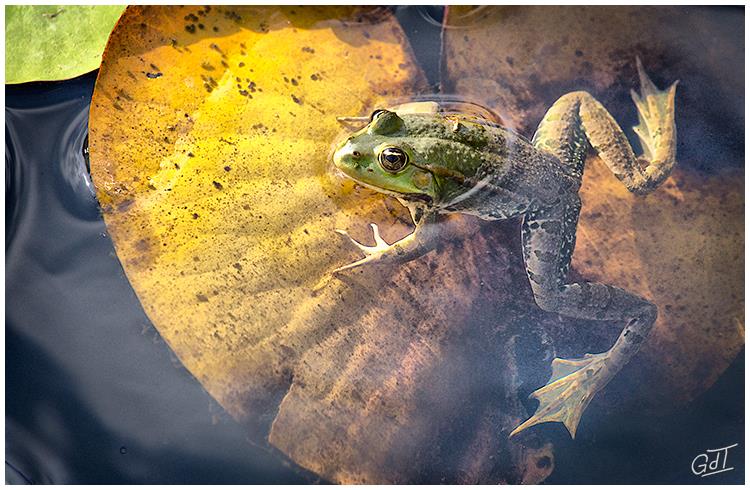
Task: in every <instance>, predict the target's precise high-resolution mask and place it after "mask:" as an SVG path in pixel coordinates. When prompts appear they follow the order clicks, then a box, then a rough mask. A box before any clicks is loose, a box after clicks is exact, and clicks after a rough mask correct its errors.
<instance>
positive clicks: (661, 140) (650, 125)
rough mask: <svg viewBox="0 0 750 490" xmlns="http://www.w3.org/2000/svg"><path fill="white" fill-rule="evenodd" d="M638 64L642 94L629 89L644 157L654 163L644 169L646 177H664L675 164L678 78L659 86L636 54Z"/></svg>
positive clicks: (636, 129) (634, 129)
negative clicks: (659, 87) (663, 86)
mask: <svg viewBox="0 0 750 490" xmlns="http://www.w3.org/2000/svg"><path fill="white" fill-rule="evenodd" d="M636 65H637V68H638V77H639V79H640V83H641V93H640V95H639V94H637V93H636V92H635V90H631V91H630V95H631V97H632V98H633V102H634V103H635V106H636V108H637V109H638V125H637V126H634V127H633V131H635V133H636V134H637V135H638V139H640V140H641V147H642V148H643V156H642V158H644V159H645V160H646V161H647V162H649V163H650V164H651V165H650V166H649V167H646V169H645V171H646V178H647V180H658V181H661V180H663V178H662V175H663V174H665V173H668V172H669V171H670V170H671V168H672V166H673V165H674V157H675V155H674V150H675V139H676V131H675V122H674V98H675V91H676V90H677V83H678V82H674V83H673V84H672V85H670V86H669V88H668V89H666V90H659V89H658V88H657V87H656V85H654V82H652V81H651V79H650V78H649V77H648V75H647V74H646V72H645V70H644V69H643V64H642V63H641V60H640V58H636ZM649 187H652V186H649Z"/></svg>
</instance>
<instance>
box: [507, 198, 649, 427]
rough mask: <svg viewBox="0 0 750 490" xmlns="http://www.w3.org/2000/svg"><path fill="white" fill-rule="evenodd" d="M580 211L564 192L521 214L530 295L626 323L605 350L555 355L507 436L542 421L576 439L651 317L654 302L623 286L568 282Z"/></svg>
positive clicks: (577, 313)
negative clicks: (531, 407) (526, 414)
mask: <svg viewBox="0 0 750 490" xmlns="http://www.w3.org/2000/svg"><path fill="white" fill-rule="evenodd" d="M579 211H580V200H579V198H578V196H566V197H564V198H563V203H562V204H561V205H559V206H555V207H551V208H546V209H541V210H538V211H535V212H532V213H529V214H528V215H527V216H526V218H525V220H524V223H523V248H524V261H525V263H526V269H527V274H528V277H529V281H530V284H531V288H532V291H533V293H534V299H535V301H536V303H537V304H538V305H539V307H541V308H542V309H544V310H546V311H551V312H555V313H559V314H561V315H565V316H570V317H574V318H583V319H592V320H612V321H618V322H623V323H624V324H625V327H624V329H623V331H622V333H621V334H620V336H619V338H618V339H617V341H616V342H615V344H614V345H613V346H612V348H610V349H609V350H608V351H607V352H604V353H601V354H595V355H592V354H587V355H586V356H584V357H583V358H581V359H554V360H553V361H552V376H551V377H550V379H549V381H548V382H547V384H546V385H545V386H544V387H542V388H540V389H538V390H536V391H535V392H534V393H532V395H531V396H532V397H534V398H536V399H538V400H539V407H538V408H537V410H536V412H535V413H534V415H533V416H532V417H531V418H530V419H528V420H527V421H526V422H524V423H523V424H521V425H520V426H518V427H517V428H516V429H515V430H514V431H513V432H511V434H510V435H511V436H512V435H514V434H517V433H518V432H520V431H522V430H524V429H526V428H528V427H531V426H533V425H536V424H539V423H542V422H552V421H557V422H562V423H563V424H565V427H567V429H568V431H569V432H570V434H571V436H572V437H575V433H576V428H577V427H578V422H579V420H580V418H581V415H582V414H583V412H584V410H585V409H586V407H587V406H588V404H589V402H590V401H591V399H592V398H593V397H594V395H595V394H596V393H597V392H598V391H599V390H600V389H602V388H603V387H604V386H605V385H606V384H607V383H608V382H609V380H610V379H612V377H613V376H614V375H615V374H616V373H617V372H618V371H619V370H620V369H621V368H622V367H623V366H624V365H625V364H626V363H627V362H628V361H629V360H630V358H631V357H632V356H633V355H634V354H635V352H637V350H638V348H639V347H640V344H641V343H642V342H643V340H644V338H645V337H646V336H647V335H648V333H649V331H650V329H651V326H652V325H653V323H654V321H655V319H656V307H655V306H654V305H653V304H651V303H649V302H648V301H646V300H644V299H642V298H640V297H638V296H636V295H634V294H632V293H629V292H627V291H625V290H623V289H619V288H616V287H613V286H609V285H606V284H599V283H593V282H580V283H570V284H569V283H567V281H566V278H567V275H568V269H569V267H570V260H571V257H572V255H573V249H574V247H575V230H576V224H577V222H578V214H579Z"/></svg>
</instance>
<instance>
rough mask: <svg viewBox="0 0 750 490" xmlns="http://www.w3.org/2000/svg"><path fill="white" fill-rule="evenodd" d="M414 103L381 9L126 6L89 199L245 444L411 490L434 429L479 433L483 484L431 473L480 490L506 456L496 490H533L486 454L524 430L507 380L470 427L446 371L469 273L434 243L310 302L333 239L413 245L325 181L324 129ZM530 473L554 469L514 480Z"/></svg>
mask: <svg viewBox="0 0 750 490" xmlns="http://www.w3.org/2000/svg"><path fill="white" fill-rule="evenodd" d="M425 90H426V83H425V78H424V76H423V74H422V72H421V70H420V69H419V67H418V66H417V65H416V63H415V60H414V58H413V56H412V53H411V49H410V47H409V44H408V42H407V40H406V37H405V35H404V33H403V31H402V30H401V27H400V26H399V24H398V23H397V22H396V20H395V17H394V16H393V14H392V11H391V10H389V9H383V8H373V7H362V8H352V7H312V6H309V7H219V6H212V7H196V6H194V7H184V8H177V7H141V6H135V7H129V8H128V9H127V10H126V12H125V14H124V15H123V17H122V19H121V20H120V22H119V23H118V25H117V28H116V29H115V31H114V32H113V34H112V36H111V38H110V41H109V44H108V45H107V48H106V51H105V54H104V60H103V64H102V68H101V70H100V73H99V79H98V80H97V84H96V89H95V92H94V96H93V100H92V107H91V117H90V152H91V172H92V176H93V179H94V183H95V185H96V187H97V195H98V198H99V201H100V203H101V206H102V211H103V215H104V219H105V221H106V224H107V228H108V230H109V233H110V234H111V237H112V239H113V241H114V244H115V247H116V250H117V254H118V257H119V259H120V261H121V262H122V265H123V267H124V270H125V273H126V274H127V277H128V279H129V280H130V283H131V284H132V286H133V288H134V290H135V292H136V293H137V295H138V297H139V299H140V301H141V304H142V305H143V308H144V310H145V311H146V313H147V314H148V316H149V318H150V319H151V320H152V322H153V323H154V325H155V327H156V328H157V329H158V331H159V332H160V334H161V335H162V337H163V338H164V339H166V341H167V342H168V344H169V346H170V347H171V348H172V349H173V351H174V352H175V353H176V355H177V356H178V357H179V359H180V361H181V362H182V363H183V364H184V366H186V367H187V369H189V370H190V372H191V373H192V374H193V375H194V376H195V377H196V378H197V379H198V380H199V381H200V382H201V383H202V385H203V386H204V387H205V389H206V390H207V391H208V392H209V393H210V394H211V395H212V396H213V397H214V398H215V399H216V400H217V401H218V402H219V403H220V404H221V405H222V407H224V408H225V409H226V410H227V411H228V412H229V413H230V414H231V415H232V416H233V417H234V418H235V419H237V420H238V421H240V422H241V423H242V424H243V425H244V427H246V429H247V430H248V433H249V434H250V435H251V437H252V439H253V440H255V441H268V442H270V444H272V445H273V446H275V447H276V448H278V449H280V450H281V451H282V452H283V453H284V454H286V455H287V456H288V457H289V458H291V459H292V460H293V461H294V462H296V463H297V464H299V465H300V466H303V467H305V468H307V469H310V470H312V471H314V472H315V473H317V474H319V475H321V476H322V477H324V478H326V479H328V480H330V481H335V482H371V483H383V482H409V481H415V480H416V479H417V478H419V475H420V474H422V472H423V471H424V468H427V467H429V465H431V464H434V461H435V460H436V453H440V451H442V449H441V444H440V441H441V440H443V439H444V437H445V430H447V429H448V428H450V427H454V426H456V423H457V421H460V420H465V419H466V418H467V417H468V418H472V419H473V418H476V417H480V416H483V415H487V417H486V418H485V419H483V420H485V421H486V423H485V424H484V425H480V424H477V425H476V427H475V426H474V425H472V424H466V427H467V431H468V432H471V431H473V430H477V431H481V437H480V436H479V435H477V436H476V437H475V439H476V440H477V441H478V442H477V444H481V446H482V450H483V451H484V452H483V453H482V458H481V460H482V464H481V465H480V464H472V467H471V468H468V463H467V461H468V459H466V458H469V459H471V460H472V461H473V460H474V459H476V450H475V449H474V448H468V449H467V451H469V449H470V451H469V452H470V455H469V454H467V455H466V456H465V457H463V456H462V458H464V459H461V458H459V457H458V456H457V455H455V454H453V453H451V454H450V455H447V453H446V455H445V457H446V459H447V460H448V462H449V463H450V464H451V465H452V468H453V469H452V471H454V472H456V473H458V472H459V467H460V471H461V472H462V474H474V473H475V474H476V475H478V476H476V478H477V479H481V481H488V480H487V479H486V478H488V477H489V475H494V474H495V472H494V470H493V468H495V466H496V465H497V464H498V459H499V458H495V455H496V454H498V453H501V452H502V453H503V454H507V455H508V456H507V458H504V461H503V472H504V478H506V479H508V481H516V482H519V481H522V480H525V481H539V480H540V479H542V478H543V477H544V476H545V475H546V474H547V473H548V471H551V467H552V465H551V460H550V457H551V451H550V448H549V447H548V446H545V445H542V444H538V445H537V446H536V447H538V448H539V449H527V448H523V447H520V446H513V447H511V448H510V449H507V446H508V445H509V443H508V442H507V438H504V437H502V436H500V435H498V434H500V433H501V430H502V429H503V427H509V428H510V427H512V426H513V424H514V423H517V422H518V421H519V420H520V419H521V417H522V410H523V407H522V405H521V404H520V402H518V400H517V399H516V397H515V392H514V386H515V385H516V381H515V380H514V378H513V373H514V371H512V370H510V371H507V370H503V369H502V366H495V368H494V369H492V370H491V371H492V372H493V373H494V372H497V373H506V374H503V375H498V376H493V378H492V379H493V381H495V380H497V379H506V382H505V383H504V385H503V386H501V387H500V388H498V389H497V390H493V393H497V394H498V396H500V397H508V398H510V401H509V402H507V403H504V404H503V405H502V411H501V410H489V408H488V407H487V406H486V402H485V404H484V405H481V406H477V407H474V406H473V405H472V411H470V412H468V411H467V410H465V407H464V405H465V404H466V401H465V399H466V396H468V394H469V393H478V392H481V388H479V387H477V386H476V385H475V384H472V383H467V381H466V380H467V378H468V379H472V377H473V378H476V377H474V376H473V372H474V370H473V369H467V367H466V366H467V363H466V362H459V361H460V360H461V359H463V360H467V359H471V358H472V355H470V354H467V351H466V350H462V349H465V348H466V346H467V344H466V343H465V342H463V341H462V338H463V335H464V333H465V331H466V328H467V326H466V322H465V319H466V318H467V316H468V315H469V312H470V311H471V305H472V301H473V299H474V298H475V297H476V295H477V291H478V290H479V289H480V283H479V278H480V274H479V267H480V262H479V260H480V259H481V260H485V258H484V257H483V256H476V255H475V254H473V252H472V251H471V247H467V246H466V244H465V243H463V242H460V241H459V242H457V243H447V244H446V246H445V247H444V248H443V249H442V250H441V251H438V252H436V253H433V254H431V255H430V256H429V257H425V258H424V260H420V261H415V262H413V263H411V264H408V265H406V266H403V267H401V268H399V269H398V270H393V269H384V270H375V269H371V270H368V271H356V272H354V273H352V274H350V275H347V276H346V277H341V278H339V279H336V280H331V281H328V282H327V283H326V282H324V283H323V284H324V286H323V287H322V288H319V287H318V286H319V284H320V283H321V279H322V278H324V277H325V276H326V275H327V274H328V273H329V272H330V271H331V270H333V269H334V268H336V267H338V266H341V265H343V264H346V263H349V262H351V261H352V260H355V259H356V258H357V257H358V250H356V249H354V247H352V246H351V244H350V243H348V241H346V239H344V238H343V237H341V236H339V235H337V234H336V233H335V230H336V229H347V230H349V231H351V232H352V234H353V235H354V236H355V238H357V239H358V240H362V241H366V240H367V239H368V238H369V237H370V236H371V235H369V236H368V233H371V232H370V228H369V226H368V224H369V223H370V222H375V223H377V224H379V225H380V227H381V230H382V232H383V235H384V237H385V239H386V240H387V241H389V242H392V241H394V240H396V239H398V238H400V237H402V236H404V235H405V234H407V233H409V232H410V226H409V225H408V223H409V222H410V221H409V217H408V213H407V212H406V211H405V210H404V209H403V208H401V207H400V205H399V204H398V203H397V202H396V201H395V200H389V199H386V198H384V196H383V195H381V194H376V193H373V192H371V191H368V190H366V189H362V188H359V187H356V186H354V185H353V184H352V183H350V182H347V181H345V180H343V179H341V178H340V177H338V176H337V175H336V174H335V173H334V172H333V168H332V164H331V162H330V152H331V149H332V144H333V143H335V142H336V141H337V140H339V138H341V134H340V133H341V131H342V128H341V126H340V124H339V122H338V121H337V119H336V118H337V116H362V115H368V114H370V113H371V112H372V110H373V109H374V108H376V107H387V106H388V105H389V102H391V101H393V100H397V99H402V98H404V97H409V96H412V95H414V94H419V93H421V92H423V91H425ZM451 226H452V227H453V228H454V230H456V231H457V233H456V234H460V235H463V236H466V237H471V236H472V235H473V234H474V233H473V231H474V230H475V229H476V225H471V224H469V223H467V222H465V221H463V220H454V222H453V223H452V225H451ZM458 231H462V233H458ZM454 257H461V260H460V261H456V260H454V259H453V258H454ZM488 362H489V361H488ZM491 362H492V363H496V362H497V358H491ZM470 386H474V388H469V387H470ZM503 389H505V390H506V391H503ZM467 390H468V391H467ZM483 400H484V398H483ZM474 408H476V410H475V409H474ZM483 410H484V411H483ZM488 414H489V415H488ZM490 422H492V423H490ZM485 438H489V439H490V442H489V443H487V442H485ZM538 453H539V454H541V455H540V456H538V457H539V458H546V459H545V461H550V464H547V465H546V466H544V468H543V469H541V470H538V471H535V472H529V471H528V467H536V464H537V459H538V458H537V454H538ZM438 455H439V454H438ZM493 458H494V459H493ZM394 462H397V463H394ZM446 464H447V463H446ZM472 468H473V469H472ZM479 469H481V470H482V472H483V473H481V474H479ZM447 471H451V470H447ZM467 472H468V473H467ZM472 472H474V473H472Z"/></svg>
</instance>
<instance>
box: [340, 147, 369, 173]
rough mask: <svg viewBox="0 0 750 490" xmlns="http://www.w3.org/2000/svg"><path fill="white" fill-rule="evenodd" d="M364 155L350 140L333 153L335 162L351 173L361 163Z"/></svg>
mask: <svg viewBox="0 0 750 490" xmlns="http://www.w3.org/2000/svg"><path fill="white" fill-rule="evenodd" d="M361 156H362V155H361V154H360V152H359V151H357V150H355V149H354V148H353V146H352V144H351V142H350V141H347V142H346V143H344V144H343V145H342V146H340V147H339V148H338V149H337V150H336V151H335V152H334V153H333V164H334V165H335V166H336V168H338V169H339V170H341V171H343V172H345V173H351V172H352V171H353V170H354V169H355V168H357V167H358V165H359V162H358V161H359V158H360V157H361Z"/></svg>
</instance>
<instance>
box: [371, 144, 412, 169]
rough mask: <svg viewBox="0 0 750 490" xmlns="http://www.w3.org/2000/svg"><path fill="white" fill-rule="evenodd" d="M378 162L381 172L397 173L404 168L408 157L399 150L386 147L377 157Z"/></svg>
mask: <svg viewBox="0 0 750 490" xmlns="http://www.w3.org/2000/svg"><path fill="white" fill-rule="evenodd" d="M378 162H379V163H380V166H381V167H383V170H385V171H386V172H390V173H394V174H395V173H397V172H400V171H401V170H403V169H404V167H406V164H407V163H408V162H409V157H408V155H407V154H406V152H404V150H402V149H401V148H395V147H388V148H383V151H381V152H380V154H379V155H378Z"/></svg>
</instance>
